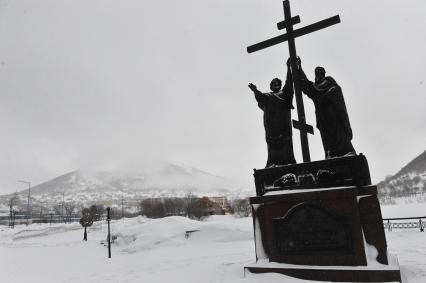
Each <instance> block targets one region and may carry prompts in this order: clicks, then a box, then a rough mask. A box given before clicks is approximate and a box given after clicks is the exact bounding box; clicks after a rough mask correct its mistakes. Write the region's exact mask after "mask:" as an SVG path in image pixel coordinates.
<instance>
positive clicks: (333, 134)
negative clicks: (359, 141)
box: [300, 70, 356, 159]
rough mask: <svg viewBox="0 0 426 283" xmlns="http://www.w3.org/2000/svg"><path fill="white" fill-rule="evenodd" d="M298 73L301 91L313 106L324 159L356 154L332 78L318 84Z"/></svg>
mask: <svg viewBox="0 0 426 283" xmlns="http://www.w3.org/2000/svg"><path fill="white" fill-rule="evenodd" d="M300 71H301V72H300V73H301V76H300V77H301V80H300V83H301V88H302V91H303V92H304V93H305V94H306V95H307V96H308V97H309V98H310V99H312V101H313V103H314V105H315V115H316V119H317V128H318V129H319V131H320V134H321V139H322V143H323V146H324V152H325V158H326V159H327V158H332V157H338V156H344V155H347V154H356V152H355V149H354V147H353V146H352V143H351V140H352V129H351V125H350V122H349V117H348V112H347V110H346V104H345V100H344V98H343V93H342V89H341V88H340V86H339V85H338V84H337V83H336V81H335V80H334V79H333V78H332V77H329V76H327V77H324V79H323V80H322V81H321V82H319V83H313V82H311V81H309V80H308V79H307V77H306V75H305V73H304V72H303V70H300Z"/></svg>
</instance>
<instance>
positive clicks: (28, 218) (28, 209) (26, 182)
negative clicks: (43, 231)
mask: <svg viewBox="0 0 426 283" xmlns="http://www.w3.org/2000/svg"><path fill="white" fill-rule="evenodd" d="M18 182H19V183H24V184H27V185H28V206H27V226H28V224H29V222H30V214H31V211H30V198H31V182H29V181H22V180H19V181H18ZM31 218H32V217H31Z"/></svg>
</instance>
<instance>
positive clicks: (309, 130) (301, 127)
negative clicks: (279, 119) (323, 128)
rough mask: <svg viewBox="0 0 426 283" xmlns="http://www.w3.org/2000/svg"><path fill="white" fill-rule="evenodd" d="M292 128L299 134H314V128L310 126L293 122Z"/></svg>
mask: <svg viewBox="0 0 426 283" xmlns="http://www.w3.org/2000/svg"><path fill="white" fill-rule="evenodd" d="M293 128H295V129H298V130H300V131H301V132H306V133H309V134H311V135H313V134H314V128H313V127H312V126H311V125H309V124H306V123H303V122H300V121H296V120H293Z"/></svg>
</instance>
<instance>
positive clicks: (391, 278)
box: [244, 266, 401, 282]
mask: <svg viewBox="0 0 426 283" xmlns="http://www.w3.org/2000/svg"><path fill="white" fill-rule="evenodd" d="M246 271H248V272H251V273H269V272H273V273H281V274H284V275H287V276H291V277H295V278H299V279H303V280H313V281H327V282H401V273H400V271H399V270H344V269H343V270H332V269H309V268H303V269H301V268H300V269H299V268H277V267H275V268H266V267H255V266H247V267H245V268H244V272H246Z"/></svg>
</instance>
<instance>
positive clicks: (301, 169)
mask: <svg viewBox="0 0 426 283" xmlns="http://www.w3.org/2000/svg"><path fill="white" fill-rule="evenodd" d="M253 175H254V179H255V184H256V194H257V195H258V196H262V195H263V194H265V193H266V192H270V191H280V190H293V189H309V188H329V187H340V186H368V185H371V178H370V171H369V168H368V162H367V159H366V158H365V156H364V155H362V154H360V155H355V156H347V157H338V158H332V159H327V160H321V161H314V162H309V163H300V164H292V165H284V166H277V167H272V168H265V169H259V170H256V169H255V170H254V174H253ZM292 175H293V176H294V178H289V176H292ZM293 179H295V180H294V181H293Z"/></svg>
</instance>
